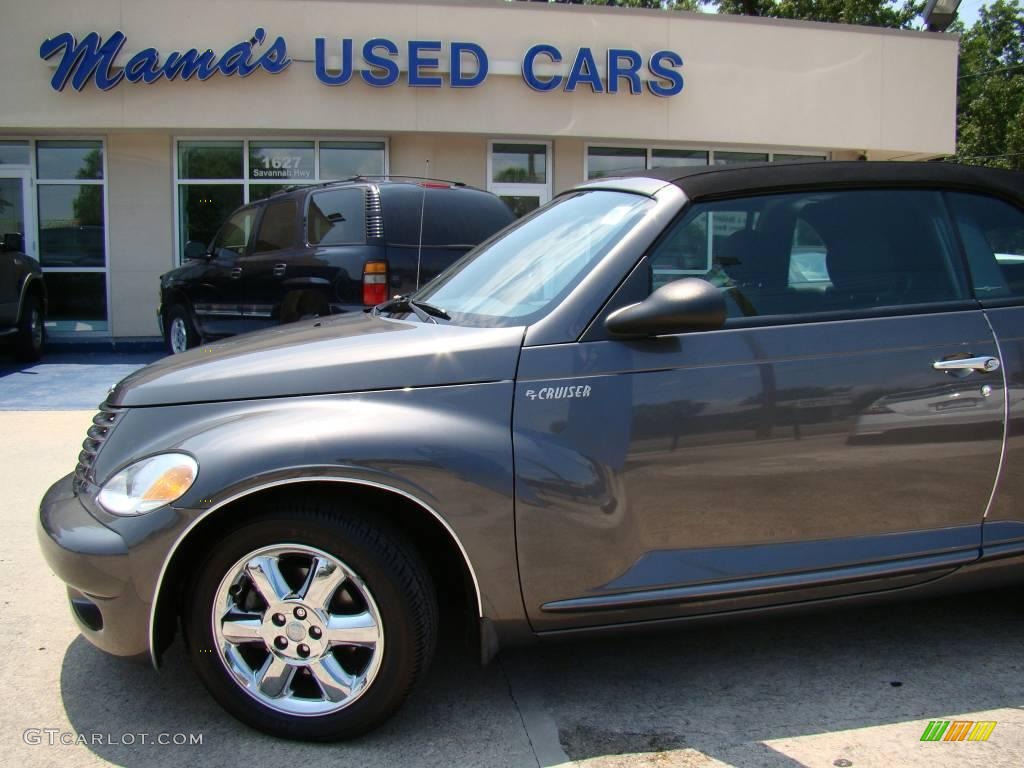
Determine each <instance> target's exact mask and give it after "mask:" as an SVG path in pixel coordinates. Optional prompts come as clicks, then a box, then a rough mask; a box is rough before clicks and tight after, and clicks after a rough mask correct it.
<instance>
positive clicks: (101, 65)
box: [39, 31, 125, 91]
mask: <svg viewBox="0 0 1024 768" xmlns="http://www.w3.org/2000/svg"><path fill="white" fill-rule="evenodd" d="M124 41H125V37H124V33H123V32H120V31H118V32H115V33H114V34H112V35H111V36H110V38H109V39H108V40H107V42H105V43H102V45H101V38H100V36H99V35H98V34H96V33H95V32H90V33H89V34H88V35H86V36H85V37H83V38H82V42H81V43H79V42H77V41H76V40H75V36H74V35H72V34H71V33H70V32H62V33H61V34H59V35H57V36H56V37H51V38H49V39H47V40H44V41H43V44H42V45H41V46H39V57H40V58H41V59H42V60H43V61H49V60H50V59H51V58H53V56H55V55H56V54H57V52H58V51H60V50H61V49H63V50H64V54H63V56H62V57H61V60H60V63H59V64H58V65H57V71H56V72H54V73H53V77H52V78H50V86H51V87H52V88H53V89H54V90H55V91H63V90H64V88H65V87H66V86H67V84H68V80H71V87H72V88H74V89H75V90H76V91H80V90H82V89H83V88H84V87H85V86H86V84H88V82H89V80H91V79H92V78H93V77H94V76H95V78H96V87H97V88H99V89H100V90H101V91H109V90H110V89H111V88H113V87H114V86H115V85H117V84H118V83H119V82H121V78H122V77H123V76H124V72H112V71H111V70H112V69H113V66H114V59H115V57H116V56H117V54H118V51H120V50H121V46H123V45H124Z"/></svg>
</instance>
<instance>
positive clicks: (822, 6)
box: [534, 0, 925, 29]
mask: <svg viewBox="0 0 1024 768" xmlns="http://www.w3.org/2000/svg"><path fill="white" fill-rule="evenodd" d="M534 2H556V3H572V4H574V5H615V6H621V7H625V8H661V9H663V10H675V11H697V10H701V9H702V8H704V7H708V6H710V7H713V8H715V10H717V11H718V12H719V13H731V14H737V15H743V16H772V17H775V18H779V19H804V20H806V21H831V22H834V23H837V24H865V25H868V26H872V27H896V28H902V29H906V28H909V27H911V26H912V25H913V24H914V22H915V20H916V19H917V18H918V17H919V16H920V15H921V11H922V10H924V6H925V2H924V0H918V1H917V2H915V0H902V2H896V1H894V0H534Z"/></svg>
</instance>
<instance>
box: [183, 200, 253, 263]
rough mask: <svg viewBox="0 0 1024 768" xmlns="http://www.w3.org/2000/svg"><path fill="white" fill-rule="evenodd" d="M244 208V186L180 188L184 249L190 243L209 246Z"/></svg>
mask: <svg viewBox="0 0 1024 768" xmlns="http://www.w3.org/2000/svg"><path fill="white" fill-rule="evenodd" d="M241 204H242V185H241V184H237V185H236V184H179V185H178V212H179V215H180V217H181V233H182V243H181V247H182V249H184V247H185V243H187V242H188V241H189V240H197V241H199V242H200V243H202V244H203V245H209V244H210V241H211V240H212V239H213V236H214V235H215V234H217V230H218V229H220V225H221V224H223V223H224V220H225V219H227V217H228V216H230V215H231V212H232V211H234V210H235V209H236V208H238V207H239V206H240V205H241Z"/></svg>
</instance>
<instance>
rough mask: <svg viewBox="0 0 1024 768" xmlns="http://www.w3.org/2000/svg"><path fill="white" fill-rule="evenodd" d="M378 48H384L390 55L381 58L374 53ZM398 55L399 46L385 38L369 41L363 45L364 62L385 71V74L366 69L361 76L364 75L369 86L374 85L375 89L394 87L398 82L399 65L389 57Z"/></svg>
mask: <svg viewBox="0 0 1024 768" xmlns="http://www.w3.org/2000/svg"><path fill="white" fill-rule="evenodd" d="M377 48H383V49H384V50H385V51H387V54H388V55H387V56H380V55H378V54H376V53H374V51H375V50H376V49H377ZM397 55H398V46H397V45H395V44H394V43H393V42H391V41H390V40H386V39H384V38H383V37H375V38H373V39H372V40H367V41H366V43H365V44H364V45H363V61H365V62H366V63H367V64H369V65H370V66H371V67H374V68H376V69H378V70H380V69H383V70H384V72H383V74H378V73H376V72H371V71H370V70H368V69H364V70H363V71H362V72H360V73H359V74H360V75H362V77H363V80H365V81H366V84H367V85H372V86H373V87H374V88H386V87H387V86H389V85H394V84H395V81H397V80H398V65H397V64H396V63H395V62H394V61H393V60H392V59H390V58H388V56H397Z"/></svg>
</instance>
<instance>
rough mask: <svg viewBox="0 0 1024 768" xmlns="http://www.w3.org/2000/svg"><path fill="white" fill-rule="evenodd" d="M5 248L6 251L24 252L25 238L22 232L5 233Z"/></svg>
mask: <svg viewBox="0 0 1024 768" xmlns="http://www.w3.org/2000/svg"><path fill="white" fill-rule="evenodd" d="M3 249H4V252H5V253H11V252H13V253H24V252H25V238H24V237H23V236H22V234H21V233H20V232H8V233H6V234H5V235H4V244H3Z"/></svg>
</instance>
